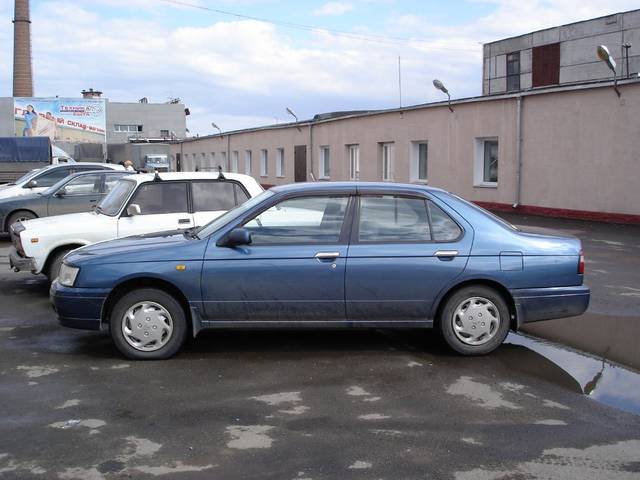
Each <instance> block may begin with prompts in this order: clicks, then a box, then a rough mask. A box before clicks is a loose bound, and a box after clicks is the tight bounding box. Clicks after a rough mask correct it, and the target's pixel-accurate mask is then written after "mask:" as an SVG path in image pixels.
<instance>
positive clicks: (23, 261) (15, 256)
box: [9, 247, 37, 272]
mask: <svg viewBox="0 0 640 480" xmlns="http://www.w3.org/2000/svg"><path fill="white" fill-rule="evenodd" d="M9 266H10V267H11V268H13V269H15V270H16V271H20V270H28V271H30V272H36V271H37V265H36V261H35V260H34V259H33V258H31V257H21V256H20V254H19V253H18V251H17V250H16V248H15V247H11V250H9Z"/></svg>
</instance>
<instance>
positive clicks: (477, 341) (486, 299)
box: [439, 285, 510, 355]
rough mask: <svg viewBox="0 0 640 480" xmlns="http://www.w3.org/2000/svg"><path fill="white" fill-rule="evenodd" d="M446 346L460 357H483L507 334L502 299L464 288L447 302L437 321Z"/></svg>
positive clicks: (478, 288) (486, 291)
mask: <svg viewBox="0 0 640 480" xmlns="http://www.w3.org/2000/svg"><path fill="white" fill-rule="evenodd" d="M439 326H440V331H441V332H442V336H443V337H444V339H445V341H446V342H447V344H448V345H449V346H450V347H451V348H452V349H453V350H455V351H456V352H458V353H461V354H463V355H484V354H487V353H490V352H492V351H493V350H495V349H496V348H498V347H499V346H500V345H501V344H502V342H503V341H504V339H505V338H506V336H507V334H508V333H509V326H510V314H509V307H508V306H507V304H506V302H505V301H504V298H503V297H502V295H501V294H500V293H499V292H497V291H496V290H494V289H492V288H489V287H486V286H484V285H477V286H474V285H472V286H469V287H464V288H462V289H460V290H458V291H457V292H455V293H454V294H453V295H451V296H450V297H449V298H448V300H447V301H446V303H445V305H444V308H443V309H442V311H441V314H440V318H439Z"/></svg>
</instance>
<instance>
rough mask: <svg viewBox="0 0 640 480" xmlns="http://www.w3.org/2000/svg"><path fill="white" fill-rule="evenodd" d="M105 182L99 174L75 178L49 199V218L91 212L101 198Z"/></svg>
mask: <svg viewBox="0 0 640 480" xmlns="http://www.w3.org/2000/svg"><path fill="white" fill-rule="evenodd" d="M103 180H104V174H101V173H98V172H96V173H90V174H86V175H80V176H77V177H73V178H72V179H71V180H69V181H68V182H67V183H65V184H64V185H62V186H61V187H60V188H58V190H57V191H56V192H54V193H53V194H52V195H51V196H50V197H49V200H48V210H47V211H48V214H49V216H53V215H64V214H66V213H77V212H88V211H90V210H91V208H92V207H93V206H94V205H97V203H98V201H99V200H100V198H101V194H100V192H101V190H102V183H103Z"/></svg>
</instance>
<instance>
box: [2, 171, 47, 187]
mask: <svg viewBox="0 0 640 480" xmlns="http://www.w3.org/2000/svg"><path fill="white" fill-rule="evenodd" d="M41 171H42V169H41V168H36V169H33V170H31V171H30V172H27V173H25V174H24V175H22V176H21V177H20V178H18V179H17V180H16V181H14V182H11V183H9V185H17V184H18V183H23V182H28V181H29V180H31V179H32V178H33V177H35V176H36V174H38V173H39V172H41Z"/></svg>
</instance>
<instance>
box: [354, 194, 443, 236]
mask: <svg viewBox="0 0 640 480" xmlns="http://www.w3.org/2000/svg"><path fill="white" fill-rule="evenodd" d="M358 241H359V242H375V243H400V242H402V243H405V242H429V241H431V233H430V228H429V214H428V212H427V205H426V202H425V200H424V199H423V198H410V197H399V196H394V195H380V196H362V197H360V218H359V223H358Z"/></svg>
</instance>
